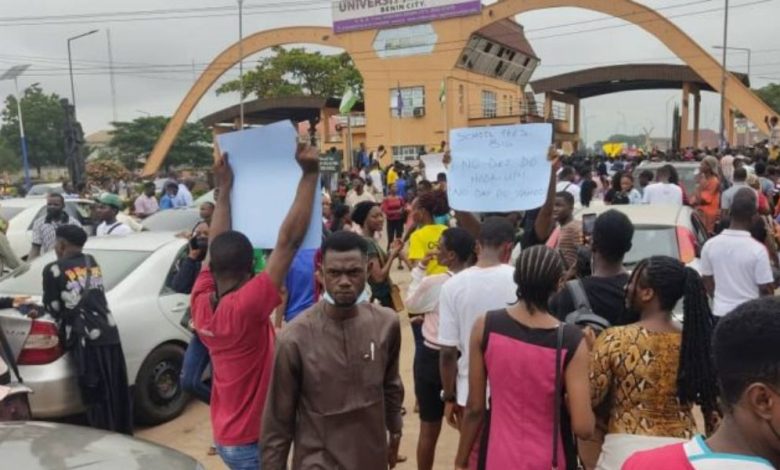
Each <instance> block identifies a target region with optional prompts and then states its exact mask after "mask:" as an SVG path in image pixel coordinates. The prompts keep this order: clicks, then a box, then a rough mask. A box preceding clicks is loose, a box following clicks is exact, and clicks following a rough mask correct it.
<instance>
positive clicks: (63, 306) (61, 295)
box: [43, 224, 133, 434]
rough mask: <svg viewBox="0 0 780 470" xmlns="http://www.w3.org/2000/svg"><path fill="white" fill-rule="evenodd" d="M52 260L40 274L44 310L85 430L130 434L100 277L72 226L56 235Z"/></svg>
mask: <svg viewBox="0 0 780 470" xmlns="http://www.w3.org/2000/svg"><path fill="white" fill-rule="evenodd" d="M55 236H56V242H55V245H54V252H55V253H56V254H57V260H56V261H53V262H51V263H49V264H47V265H46V266H45V267H44V268H43V305H44V308H45V310H46V313H48V314H50V315H51V316H53V317H54V318H55V320H56V321H57V323H58V325H59V328H60V332H61V337H62V338H63V341H64V346H65V348H66V349H67V350H68V351H69V352H70V354H71V358H73V360H74V367H75V371H74V372H75V375H76V377H78V385H79V389H80V391H81V401H82V403H83V404H84V406H85V408H86V417H87V423H88V424H89V426H92V427H94V428H99V429H105V430H108V431H114V432H120V433H124V434H132V433H133V414H132V401H131V398H130V387H129V385H128V383H127V368H126V366H125V356H124V353H123V352H122V345H121V342H120V340H119V331H118V330H117V326H116V321H115V320H114V318H113V316H112V315H111V311H110V310H109V308H108V301H107V300H106V295H105V291H104V290H103V272H102V271H101V269H100V265H98V263H97V261H95V258H93V257H92V255H88V254H85V253H84V252H83V251H82V250H83V248H84V244H85V243H86V242H87V234H86V232H84V230H83V229H82V228H81V227H79V226H76V225H70V224H65V225H60V226H58V227H57V228H56V231H55Z"/></svg>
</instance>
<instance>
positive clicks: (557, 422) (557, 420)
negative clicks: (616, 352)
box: [552, 323, 563, 470]
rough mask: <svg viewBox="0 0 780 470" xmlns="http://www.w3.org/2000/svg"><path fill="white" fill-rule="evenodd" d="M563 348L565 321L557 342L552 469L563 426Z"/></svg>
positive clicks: (556, 458) (556, 461)
mask: <svg viewBox="0 0 780 470" xmlns="http://www.w3.org/2000/svg"><path fill="white" fill-rule="evenodd" d="M562 350H563V323H559V324H558V331H557V339H556V342H555V401H554V409H553V416H554V417H553V436H552V439H553V444H552V450H553V455H552V470H558V434H559V432H560V426H561V395H563V378H562V377H561V352H562Z"/></svg>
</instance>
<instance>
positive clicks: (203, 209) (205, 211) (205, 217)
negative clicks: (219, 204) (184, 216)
mask: <svg viewBox="0 0 780 470" xmlns="http://www.w3.org/2000/svg"><path fill="white" fill-rule="evenodd" d="M215 207H216V206H215V205H214V203H213V202H209V201H206V202H204V203H203V204H201V205H200V208H198V215H199V216H200V222H205V223H207V224H208V225H211V218H212V217H213V216H214V208H215ZM200 222H199V223H200Z"/></svg>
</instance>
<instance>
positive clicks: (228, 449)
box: [216, 443, 260, 470]
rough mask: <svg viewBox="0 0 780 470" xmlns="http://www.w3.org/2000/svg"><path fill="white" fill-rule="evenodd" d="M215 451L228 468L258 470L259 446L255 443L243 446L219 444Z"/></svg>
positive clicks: (231, 469)
mask: <svg viewBox="0 0 780 470" xmlns="http://www.w3.org/2000/svg"><path fill="white" fill-rule="evenodd" d="M216 447H217V453H218V454H219V456H220V457H221V458H222V461H223V462H225V465H227V466H228V468H229V469H230V470H260V448H259V447H258V445H257V443H255V444H247V445H243V446H221V445H219V444H217V446H216Z"/></svg>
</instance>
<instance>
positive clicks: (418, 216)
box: [408, 191, 450, 274]
mask: <svg viewBox="0 0 780 470" xmlns="http://www.w3.org/2000/svg"><path fill="white" fill-rule="evenodd" d="M449 211H450V208H449V205H448V204H447V194H446V193H444V192H442V191H430V192H427V193H424V194H421V195H420V196H419V197H417V199H416V200H415V202H414V204H413V208H412V215H413V217H414V221H415V223H416V226H417V229H416V230H414V231H413V232H412V234H411V236H410V238H409V255H408V256H409V261H411V262H412V263H415V262H418V261H421V260H422V259H423V258H425V256H426V255H427V254H428V252H429V251H431V250H433V249H435V248H436V244H437V242H438V241H439V239H440V238H441V234H442V233H443V232H444V231H445V230H447V228H448V226H447V224H446V223H444V222H445V221H444V220H443V217H445V216H447V215H448V214H449ZM445 272H447V269H446V268H444V267H442V266H440V265H439V263H438V262H437V261H436V260H435V259H433V260H431V262H430V263H428V267H427V270H426V273H427V274H442V273H445Z"/></svg>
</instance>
